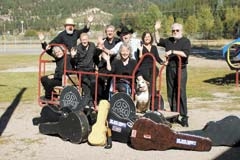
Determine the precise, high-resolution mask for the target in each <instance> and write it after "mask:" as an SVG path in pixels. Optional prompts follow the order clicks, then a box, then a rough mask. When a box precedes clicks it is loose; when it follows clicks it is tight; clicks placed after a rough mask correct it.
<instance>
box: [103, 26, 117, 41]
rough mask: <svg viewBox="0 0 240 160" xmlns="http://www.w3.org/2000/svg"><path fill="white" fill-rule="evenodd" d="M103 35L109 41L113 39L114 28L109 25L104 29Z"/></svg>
mask: <svg viewBox="0 0 240 160" xmlns="http://www.w3.org/2000/svg"><path fill="white" fill-rule="evenodd" d="M105 33H106V35H107V37H108V38H109V39H113V38H114V35H115V27H114V26H112V25H110V26H108V27H107V28H106V30H105Z"/></svg>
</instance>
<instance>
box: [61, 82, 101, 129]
mask: <svg viewBox="0 0 240 160" xmlns="http://www.w3.org/2000/svg"><path fill="white" fill-rule="evenodd" d="M89 101H90V98H89V97H86V96H81V94H80V92H79V90H78V88H77V87H76V86H66V87H64V89H63V90H62V92H61V94H60V110H61V111H63V112H66V111H67V112H69V111H73V112H75V111H83V112H84V113H85V114H86V116H87V118H88V121H89V124H90V125H93V124H94V123H95V122H96V117H97V115H96V112H95V111H94V110H93V109H92V108H90V107H86V106H87V105H88V104H89Z"/></svg>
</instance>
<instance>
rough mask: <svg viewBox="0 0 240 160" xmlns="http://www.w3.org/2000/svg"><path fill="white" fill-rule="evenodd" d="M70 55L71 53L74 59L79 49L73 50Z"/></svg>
mask: <svg viewBox="0 0 240 160" xmlns="http://www.w3.org/2000/svg"><path fill="white" fill-rule="evenodd" d="M70 53H71V56H72V57H74V56H75V55H76V54H77V49H76V48H72V49H71V51H70Z"/></svg>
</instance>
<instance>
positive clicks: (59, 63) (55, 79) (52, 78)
mask: <svg viewBox="0 0 240 160" xmlns="http://www.w3.org/2000/svg"><path fill="white" fill-rule="evenodd" d="M38 37H39V39H40V41H41V45H42V49H44V50H46V53H47V54H48V55H50V56H51V57H53V58H54V60H55V63H56V68H55V72H54V74H50V75H45V76H42V77H41V83H42V85H43V88H44V90H45V96H44V97H42V99H43V100H50V99H51V95H52V91H53V89H54V87H55V86H62V76H63V73H64V62H65V61H64V47H63V46H60V45H59V46H52V47H49V46H48V45H47V42H46V41H44V38H45V37H44V35H43V34H42V33H39V34H38ZM67 57H69V58H67V61H66V63H67V64H66V67H67V68H66V69H68V70H70V69H72V66H71V64H70V58H71V57H70V55H69V54H68V55H67Z"/></svg>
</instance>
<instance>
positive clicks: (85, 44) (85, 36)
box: [80, 35, 89, 47]
mask: <svg viewBox="0 0 240 160" xmlns="http://www.w3.org/2000/svg"><path fill="white" fill-rule="evenodd" d="M80 41H81V43H82V45H83V46H84V47H87V46H88V42H89V39H88V36H87V35H83V36H81V37H80Z"/></svg>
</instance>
